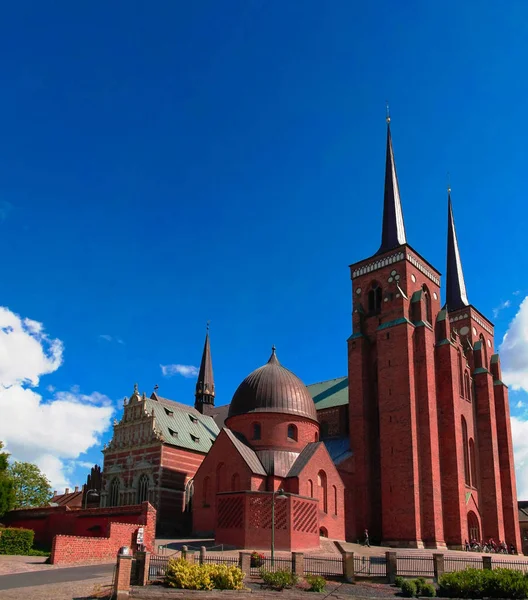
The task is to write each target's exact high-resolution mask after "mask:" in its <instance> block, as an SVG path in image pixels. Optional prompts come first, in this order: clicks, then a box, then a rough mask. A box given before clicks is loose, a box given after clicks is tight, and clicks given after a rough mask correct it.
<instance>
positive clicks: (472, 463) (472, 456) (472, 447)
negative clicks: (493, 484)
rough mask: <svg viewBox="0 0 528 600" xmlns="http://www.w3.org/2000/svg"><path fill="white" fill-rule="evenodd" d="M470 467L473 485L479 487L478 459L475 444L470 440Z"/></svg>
mask: <svg viewBox="0 0 528 600" xmlns="http://www.w3.org/2000/svg"><path fill="white" fill-rule="evenodd" d="M469 466H470V469H471V485H472V486H473V487H474V488H476V487H477V457H476V456H475V442H474V441H473V438H471V439H470V440H469Z"/></svg>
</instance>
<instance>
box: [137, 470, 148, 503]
mask: <svg viewBox="0 0 528 600" xmlns="http://www.w3.org/2000/svg"><path fill="white" fill-rule="evenodd" d="M148 495H149V478H148V475H146V474H143V475H141V477H140V478H139V481H138V489H137V503H138V504H141V503H142V502H145V500H148Z"/></svg>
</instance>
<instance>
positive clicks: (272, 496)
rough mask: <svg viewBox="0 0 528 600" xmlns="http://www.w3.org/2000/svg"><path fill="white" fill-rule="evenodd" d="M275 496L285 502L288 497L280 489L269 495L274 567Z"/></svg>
mask: <svg viewBox="0 0 528 600" xmlns="http://www.w3.org/2000/svg"><path fill="white" fill-rule="evenodd" d="M275 496H277V498H278V499H279V500H286V499H287V498H288V496H286V494H285V493H284V490H283V489H282V488H279V489H278V490H273V492H272V493H271V566H272V567H273V566H275Z"/></svg>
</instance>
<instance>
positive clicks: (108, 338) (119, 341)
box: [99, 333, 125, 344]
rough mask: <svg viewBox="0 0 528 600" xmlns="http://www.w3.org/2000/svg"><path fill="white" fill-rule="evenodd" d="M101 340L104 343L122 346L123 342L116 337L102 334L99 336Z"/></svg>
mask: <svg viewBox="0 0 528 600" xmlns="http://www.w3.org/2000/svg"><path fill="white" fill-rule="evenodd" d="M99 337H100V338H101V339H102V340H105V342H116V343H117V344H124V343H125V342H124V341H123V340H122V339H121V338H118V337H112V336H111V335H108V334H107V333H102V334H101V335H100V336H99Z"/></svg>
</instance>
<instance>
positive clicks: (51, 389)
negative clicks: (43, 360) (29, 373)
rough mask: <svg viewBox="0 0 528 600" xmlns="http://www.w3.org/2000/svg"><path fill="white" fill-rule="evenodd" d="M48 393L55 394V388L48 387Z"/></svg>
mask: <svg viewBox="0 0 528 600" xmlns="http://www.w3.org/2000/svg"><path fill="white" fill-rule="evenodd" d="M46 391H47V392H49V393H50V394H53V392H54V391H55V387H54V386H53V385H47V386H46Z"/></svg>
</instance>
